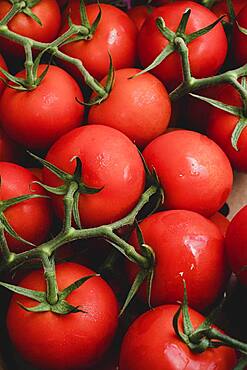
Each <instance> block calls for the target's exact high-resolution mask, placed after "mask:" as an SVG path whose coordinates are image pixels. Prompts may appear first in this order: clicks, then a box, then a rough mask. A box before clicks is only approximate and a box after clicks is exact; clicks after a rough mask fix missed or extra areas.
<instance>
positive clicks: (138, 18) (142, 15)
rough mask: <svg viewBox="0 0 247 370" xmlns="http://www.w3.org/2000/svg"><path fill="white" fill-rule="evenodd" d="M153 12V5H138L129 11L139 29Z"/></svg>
mask: <svg viewBox="0 0 247 370" xmlns="http://www.w3.org/2000/svg"><path fill="white" fill-rule="evenodd" d="M152 12H153V7H152V6H147V5H138V6H134V7H133V8H131V9H129V10H128V11H127V14H128V16H129V17H130V18H131V19H132V21H133V22H134V23H135V25H136V27H137V29H138V31H140V29H141V28H142V25H143V23H144V22H145V20H146V19H147V18H148V16H149V14H151V13H152Z"/></svg>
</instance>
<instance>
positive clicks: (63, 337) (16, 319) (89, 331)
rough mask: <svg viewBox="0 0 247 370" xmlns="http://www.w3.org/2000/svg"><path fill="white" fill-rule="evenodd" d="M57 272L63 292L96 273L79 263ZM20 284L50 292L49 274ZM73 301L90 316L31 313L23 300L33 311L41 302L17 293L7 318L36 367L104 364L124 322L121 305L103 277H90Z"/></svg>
mask: <svg viewBox="0 0 247 370" xmlns="http://www.w3.org/2000/svg"><path fill="white" fill-rule="evenodd" d="M56 272H57V282H58V288H59V290H60V291H61V290H63V289H64V288H66V287H67V286H69V285H70V284H72V283H73V282H74V281H76V280H78V279H80V278H82V277H84V276H88V275H91V274H93V273H94V272H93V271H92V270H90V269H88V268H86V267H84V266H81V265H79V264H76V263H63V264H59V265H57V266H56ZM20 286H23V287H25V288H29V289H35V290H39V291H44V290H45V280H44V276H43V271H41V270H36V271H32V272H31V273H30V274H29V275H28V276H27V277H26V278H24V279H23V280H22V282H21V283H20ZM67 301H68V302H69V303H70V304H71V305H73V306H76V307H77V306H79V307H80V308H81V309H82V310H83V311H85V312H79V313H74V314H68V315H58V314H54V313H52V312H50V311H49V312H42V313H31V312H27V311H25V310H23V309H22V308H21V307H20V306H19V305H18V303H17V302H20V303H22V304H23V305H25V306H27V307H32V306H35V305H37V302H35V301H33V300H32V299H30V298H26V297H24V296H20V295H17V294H14V295H13V297H12V300H11V302H10V306H9V309H8V314H7V326H8V331H9V335H10V338H11V340H12V342H13V343H14V345H15V347H16V349H17V350H18V352H19V353H20V354H21V355H22V356H23V358H24V359H25V360H26V361H28V362H29V363H31V364H32V365H33V366H35V368H42V369H52V370H72V369H73V370H75V369H81V370H82V369H86V368H88V367H89V366H90V367H91V366H92V365H93V364H95V363H96V362H97V361H99V360H100V358H101V357H102V355H103V354H104V353H105V351H106V350H107V348H108V347H109V345H110V343H111V341H112V339H113V336H114V334H115V331H116V327H117V322H118V304H117V301H116V298H115V296H114V294H113V292H112V290H111V288H110V287H109V286H108V285H107V283H106V282H105V281H104V280H103V279H101V278H100V277H93V278H91V279H89V280H88V281H86V282H85V283H84V284H83V285H82V286H81V287H80V288H78V289H76V290H75V291H73V292H72V293H71V294H70V295H69V296H68V298H67ZM23 333H25V340H23ZM41 349H42V350H41ZM44 353H45V356H44Z"/></svg>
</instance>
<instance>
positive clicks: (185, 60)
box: [174, 37, 194, 88]
mask: <svg viewBox="0 0 247 370" xmlns="http://www.w3.org/2000/svg"><path fill="white" fill-rule="evenodd" d="M174 42H175V44H176V46H177V48H178V51H179V53H180V56H181V59H182V69H183V81H184V84H186V85H187V86H188V87H191V88H192V86H193V81H194V78H193V77H192V76H191V71H190V63H189V49H188V47H187V45H186V43H185V41H184V40H183V39H182V37H176V38H175V40H174Z"/></svg>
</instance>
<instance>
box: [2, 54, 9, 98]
mask: <svg viewBox="0 0 247 370" xmlns="http://www.w3.org/2000/svg"><path fill="white" fill-rule="evenodd" d="M0 67H1V68H3V69H5V71H7V70H8V68H7V65H6V63H5V60H4V59H3V57H2V55H1V54H0ZM0 77H1V78H5V77H4V74H3V73H2V72H0ZM4 87H5V85H4V82H3V81H2V80H0V94H2V92H3V89H4Z"/></svg>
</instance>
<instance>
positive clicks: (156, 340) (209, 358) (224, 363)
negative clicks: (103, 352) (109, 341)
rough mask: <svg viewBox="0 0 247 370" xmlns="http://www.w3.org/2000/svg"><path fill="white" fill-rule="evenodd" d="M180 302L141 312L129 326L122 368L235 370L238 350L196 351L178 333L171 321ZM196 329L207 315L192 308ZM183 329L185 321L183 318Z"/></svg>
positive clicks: (131, 369)
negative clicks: (204, 315) (196, 352)
mask: <svg viewBox="0 0 247 370" xmlns="http://www.w3.org/2000/svg"><path fill="white" fill-rule="evenodd" d="M177 310H178V305H164V306H160V307H157V308H155V309H153V310H151V311H148V312H145V313H144V314H143V315H141V316H140V317H139V318H138V319H137V320H136V321H135V322H134V323H133V324H132V325H131V326H130V328H129V329H128V331H127V333H126V335H125V337H124V340H123V343H122V347H121V353H120V367H119V370H140V369H141V370H150V369H155V370H164V369H165V370H199V369H200V370H209V369H217V370H232V369H233V367H234V365H235V364H236V362H237V359H236V354H235V351H234V350H233V349H231V348H227V347H220V348H217V349H210V350H206V351H205V352H203V353H200V354H195V353H193V352H191V351H190V349H189V348H188V347H187V346H186V344H185V343H183V342H182V341H181V340H180V339H179V338H178V337H177V336H176V334H175V332H174V329H173V326H172V320H173V316H174V315H175V313H176V311H177ZM189 314H190V318H191V321H192V325H193V326H194V327H195V328H196V327H198V326H199V325H200V324H201V323H202V322H203V321H204V319H205V318H204V317H203V316H202V315H200V314H199V313H197V312H196V311H194V310H192V309H189ZM180 330H181V331H182V320H180Z"/></svg>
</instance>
